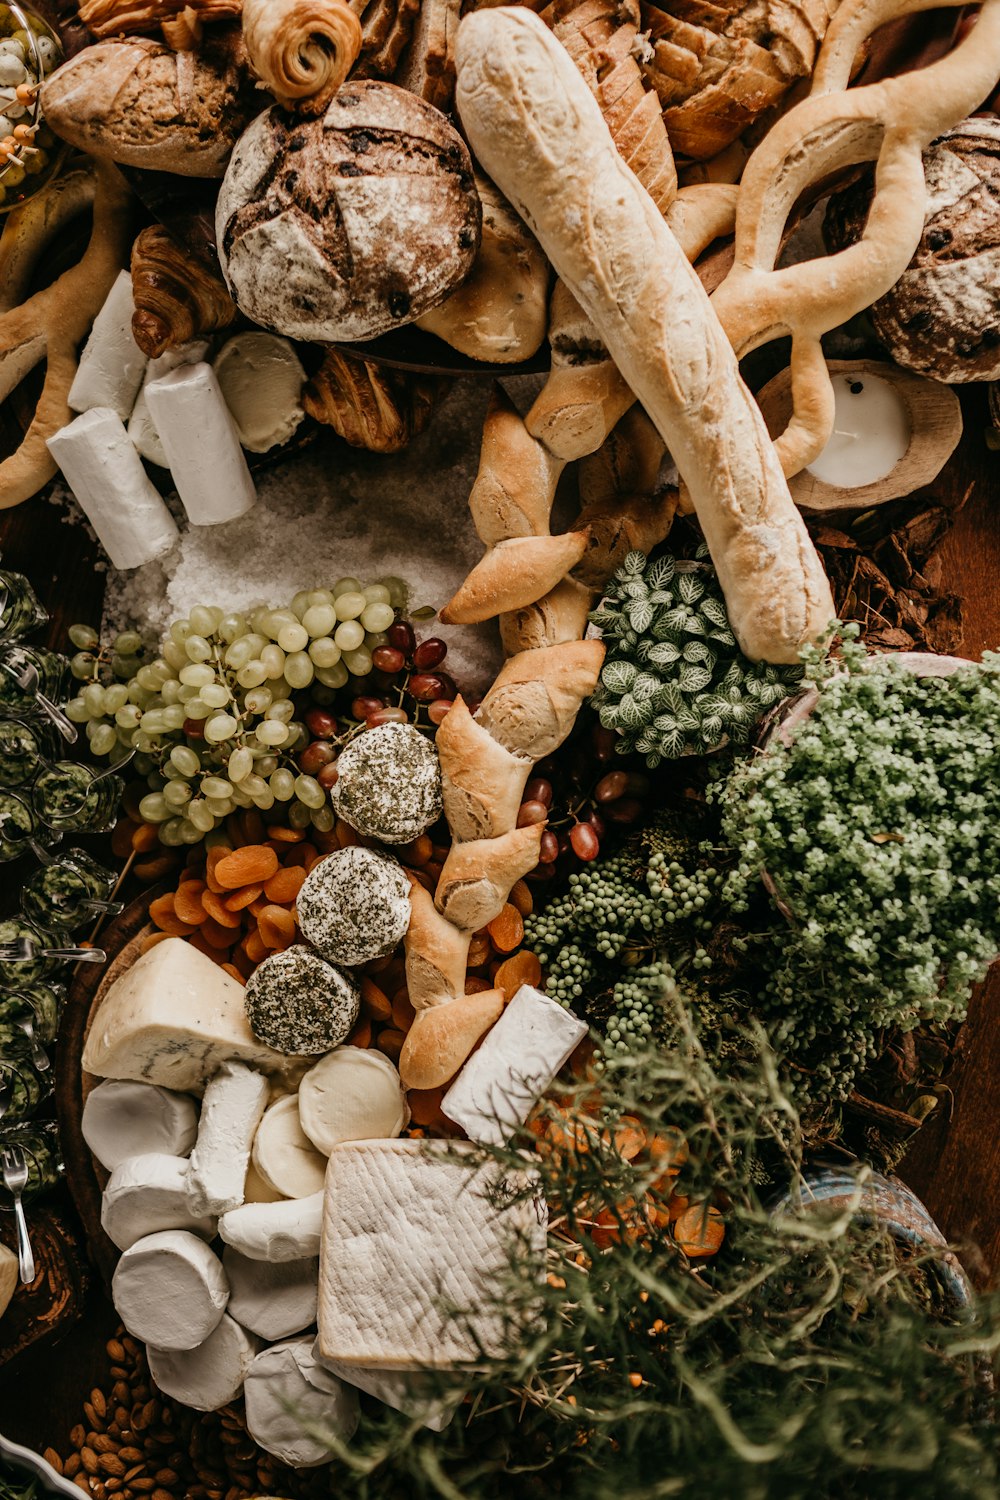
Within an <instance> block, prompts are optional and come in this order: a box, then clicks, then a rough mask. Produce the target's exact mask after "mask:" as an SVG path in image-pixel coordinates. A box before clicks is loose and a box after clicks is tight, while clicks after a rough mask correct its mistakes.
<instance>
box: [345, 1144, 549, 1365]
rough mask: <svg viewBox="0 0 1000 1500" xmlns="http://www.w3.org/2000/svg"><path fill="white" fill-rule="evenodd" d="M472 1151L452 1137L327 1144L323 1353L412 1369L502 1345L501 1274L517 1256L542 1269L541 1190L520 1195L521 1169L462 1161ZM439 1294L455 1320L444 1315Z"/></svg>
mask: <svg viewBox="0 0 1000 1500" xmlns="http://www.w3.org/2000/svg"><path fill="white" fill-rule="evenodd" d="M470 1152H473V1148H472V1147H467V1148H466V1149H465V1150H464V1151H463V1149H462V1146H461V1145H459V1144H457V1143H455V1142H451V1141H440V1142H439V1141H422V1140H398V1141H352V1142H350V1143H349V1144H347V1145H342V1146H335V1147H334V1149H333V1151H332V1152H331V1153H330V1164H329V1166H328V1167H327V1173H326V1212H325V1215H324V1221H323V1246H322V1251H321V1256H320V1284H319V1349H320V1351H321V1353H322V1356H323V1358H324V1360H331V1361H335V1362H337V1363H340V1364H343V1365H345V1366H348V1365H357V1366H361V1367H363V1368H372V1369H389V1370H393V1369H395V1370H417V1369H426V1368H429V1367H435V1366H437V1367H441V1366H444V1367H448V1366H450V1365H453V1364H454V1363H455V1362H456V1361H468V1360H475V1359H476V1358H477V1357H478V1356H479V1354H480V1352H481V1351H482V1352H485V1353H487V1354H500V1353H503V1352H509V1351H506V1348H505V1342H504V1339H505V1333H506V1332H507V1330H508V1329H509V1326H510V1325H509V1309H508V1308H507V1307H505V1293H506V1287H505V1283H504V1276H505V1274H506V1273H507V1272H508V1270H509V1267H510V1264H511V1259H512V1257H513V1256H515V1255H518V1254H519V1253H520V1254H524V1255H525V1256H528V1257H530V1258H531V1259H536V1258H537V1261H538V1270H539V1275H542V1274H543V1272H544V1252H545V1227H546V1223H547V1216H546V1214H545V1209H544V1204H543V1203H542V1202H541V1200H540V1198H538V1197H537V1195H536V1197H535V1198H534V1199H532V1198H527V1199H524V1198H522V1197H521V1195H522V1193H524V1192H525V1190H526V1189H530V1186H531V1178H530V1176H529V1175H528V1174H526V1173H517V1172H509V1171H505V1170H504V1169H503V1167H502V1166H500V1165H499V1164H498V1163H495V1162H487V1163H486V1164H485V1165H481V1166H479V1167H477V1166H475V1165H474V1164H473V1162H472V1161H470V1160H467V1159H463V1158H467V1157H468V1155H469V1153H470ZM515 1196H517V1197H518V1198H519V1199H520V1201H517V1202H512V1201H511V1200H512V1199H513V1198H514V1197H515ZM500 1204H506V1205H508V1206H506V1207H501V1206H499V1205H500ZM444 1303H446V1304H449V1305H451V1306H452V1307H457V1308H459V1309H461V1310H462V1317H461V1318H458V1319H450V1318H448V1317H447V1316H446V1315H445V1314H444V1312H443V1310H442V1304H444Z"/></svg>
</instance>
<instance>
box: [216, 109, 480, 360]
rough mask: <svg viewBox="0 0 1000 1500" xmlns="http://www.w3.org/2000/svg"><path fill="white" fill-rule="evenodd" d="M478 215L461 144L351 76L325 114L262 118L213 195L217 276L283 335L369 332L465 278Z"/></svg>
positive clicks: (438, 118)
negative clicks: (219, 269) (215, 198)
mask: <svg viewBox="0 0 1000 1500" xmlns="http://www.w3.org/2000/svg"><path fill="white" fill-rule="evenodd" d="M481 218H482V211H481V208H480V204H479V196H478V194H477V193H476V189H475V184H474V182H473V178H472V162H471V159H470V157H469V153H468V150H467V149H466V147H465V144H464V142H463V141H462V138H461V137H460V136H459V134H458V133H457V131H455V130H454V129H453V128H452V126H451V125H449V123H448V121H447V120H446V119H445V118H444V116H443V115H442V114H440V113H439V112H438V111H437V110H435V109H433V108H432V107H431V106H430V105H429V104H425V103H424V102H423V100H421V99H418V98H416V96H415V95H413V94H408V93H406V92H405V91H404V90H403V89H399V88H396V87H395V86H394V85H393V84H391V83H379V82H373V81H368V82H353V83H347V84H345V85H344V87H343V88H342V89H341V90H340V92H339V93H338V94H337V96H336V97H335V98H334V100H333V102H332V103H331V104H330V106H329V108H328V109H327V111H326V113H325V114H324V115H323V116H322V117H321V118H319V119H314V120H302V121H299V120H296V119H295V118H294V117H293V116H290V115H288V114H287V113H286V112H285V111H284V110H282V109H280V108H279V107H278V106H274V107H273V108H272V109H269V110H267V111H266V113H265V114H262V115H261V116H260V117H259V118H258V119H257V120H255V121H254V123H253V125H252V126H251V127H250V129H249V130H248V131H247V132H246V133H245V135H244V136H243V138H242V140H241V141H240V143H239V145H238V146H237V148H236V150H235V151H234V153H233V158H232V161H231V162H230V165H229V170H228V171H227V172H226V176H225V180H224V182H223V184H222V189H221V192H220V193H219V201H218V206H217V210H216V234H217V241H218V246H219V257H220V260H221V262H222V269H223V273H224V275H225V277H226V281H227V283H228V284H229V289H230V291H231V292H232V295H233V299H234V300H235V302H236V305H237V306H238V307H239V308H240V310H241V312H243V313H245V314H246V315H247V317H250V318H252V319H253V320H254V321H255V322H256V323H260V324H261V325H262V326H263V327H265V328H270V329H273V330H274V331H275V332H276V333H283V334H285V335H287V336H288V337H289V338H297V339H306V340H312V341H314V342H319V343H339V342H343V341H348V342H349V341H351V340H354V339H369V338H375V337H376V336H377V335H378V334H381V333H387V332H388V331H389V329H391V328H398V327H399V326H400V325H401V324H404V323H412V322H413V320H414V319H415V318H418V317H420V315H421V314H422V313H424V312H426V311H427V310H428V309H429V308H431V307H435V306H436V305H437V304H438V303H439V302H442V301H443V300H444V298H445V297H447V295H448V293H449V292H451V291H453V290H454V288H455V287H456V286H458V285H459V284H460V283H461V282H462V281H464V279H465V277H466V276H467V275H468V273H469V271H470V269H471V267H472V263H473V261H474V260H475V257H476V252H477V251H478V249H479V239H480V228H481Z"/></svg>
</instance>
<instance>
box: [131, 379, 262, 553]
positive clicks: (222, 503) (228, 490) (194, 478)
mask: <svg viewBox="0 0 1000 1500" xmlns="http://www.w3.org/2000/svg"><path fill="white" fill-rule="evenodd" d="M146 404H147V405H148V407H149V414H150V416H151V417H152V419H153V422H154V424H155V426H156V430H157V432H158V433H159V436H160V442H161V443H162V444H163V451H164V453H165V454H166V455H167V462H168V464H169V466H170V472H171V474H172V476H173V480H174V483H175V484H176V486H177V493H178V494H179V495H180V497H181V502H182V504H183V506H184V509H185V510H186V511H187V514H188V520H189V521H190V522H191V524H192V525H193V526H218V525H219V523H220V522H222V521H235V520H236V518H237V517H238V516H242V515H245V514H246V512H247V511H248V510H251V509H252V508H253V506H254V505H256V503H257V491H256V489H255V488H254V482H253V480H252V478H251V477H250V470H249V469H248V468H247V461H246V459H245V458H244V456H243V449H242V448H241V447H240V440H239V437H238V436H237V433H236V426H235V423H234V422H233V419H232V417H231V416H230V414H229V410H228V408H227V406H226V403H225V401H224V400H223V398H222V392H221V390H220V389H219V382H218V380H217V379H216V378H215V373H214V371H213V370H212V366H211V365H209V364H205V363H204V362H202V363H201V364H197V365H182V366H180V367H179V368H178V369H176V370H171V371H170V372H169V373H168V374H167V375H161V376H160V378H159V380H151V381H150V383H149V384H148V385H147V386H146Z"/></svg>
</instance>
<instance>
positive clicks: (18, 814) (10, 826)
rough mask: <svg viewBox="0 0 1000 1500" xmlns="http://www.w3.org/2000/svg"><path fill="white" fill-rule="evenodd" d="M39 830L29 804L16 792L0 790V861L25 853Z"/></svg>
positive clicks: (36, 837)
mask: <svg viewBox="0 0 1000 1500" xmlns="http://www.w3.org/2000/svg"><path fill="white" fill-rule="evenodd" d="M40 831H41V830H40V829H39V827H38V819H37V818H36V817H35V814H34V811H33V809H32V807H31V804H30V803H29V802H27V801H26V800H25V798H24V797H23V796H19V795H18V793H17V792H8V791H3V790H0V863H6V862H7V861H8V860H11V859H20V858H21V855H22V854H27V852H28V851H29V849H31V847H32V845H33V844H34V843H35V842H36V841H37V839H38V834H39V832H40Z"/></svg>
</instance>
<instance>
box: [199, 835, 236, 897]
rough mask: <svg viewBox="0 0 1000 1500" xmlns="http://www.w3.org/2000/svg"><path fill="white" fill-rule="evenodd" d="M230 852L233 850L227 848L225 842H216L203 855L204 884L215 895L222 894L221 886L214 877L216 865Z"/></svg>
mask: <svg viewBox="0 0 1000 1500" xmlns="http://www.w3.org/2000/svg"><path fill="white" fill-rule="evenodd" d="M232 852H233V851H232V850H231V849H228V848H227V847H226V845H225V844H216V846H215V847H214V848H213V849H209V850H208V852H207V854H206V855H205V884H206V885H207V886H208V889H209V890H210V891H214V892H215V894H216V895H217V896H221V895H222V894H223V888H222V886H221V885H220V884H219V882H218V881H217V880H216V878H215V871H216V867H217V866H218V865H219V864H221V862H222V861H223V860H224V859H225V858H226V856H227V855H229V854H232Z"/></svg>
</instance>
